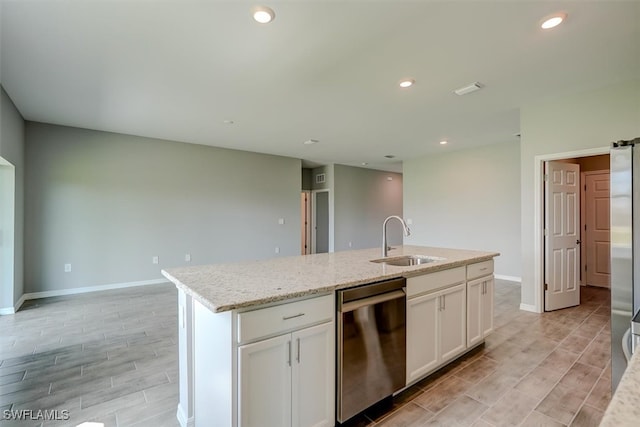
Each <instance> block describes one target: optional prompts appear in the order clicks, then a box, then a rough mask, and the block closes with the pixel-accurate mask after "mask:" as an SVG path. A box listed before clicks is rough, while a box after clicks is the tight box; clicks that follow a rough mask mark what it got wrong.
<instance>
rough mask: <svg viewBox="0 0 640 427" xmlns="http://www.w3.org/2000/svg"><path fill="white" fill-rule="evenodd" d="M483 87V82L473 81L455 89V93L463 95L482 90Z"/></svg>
mask: <svg viewBox="0 0 640 427" xmlns="http://www.w3.org/2000/svg"><path fill="white" fill-rule="evenodd" d="M482 87H483V85H482V83H480V82H473V83H471V84H470V85H467V86H463V87H460V88H458V89H456V90H454V91H453V93H455V94H456V95H460V96H462V95H466V94H468V93H471V92H475V91H477V90H480V89H482Z"/></svg>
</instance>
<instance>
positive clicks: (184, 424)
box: [177, 288, 194, 427]
mask: <svg viewBox="0 0 640 427" xmlns="http://www.w3.org/2000/svg"><path fill="white" fill-rule="evenodd" d="M178 377H179V378H178V384H179V390H180V400H179V402H178V413H177V417H178V421H179V422H180V426H181V427H193V426H194V420H193V393H194V390H193V385H194V384H193V298H191V295H188V294H187V293H185V292H184V291H183V290H182V289H180V288H178Z"/></svg>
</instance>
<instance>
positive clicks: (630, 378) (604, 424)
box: [600, 351, 640, 427]
mask: <svg viewBox="0 0 640 427" xmlns="http://www.w3.org/2000/svg"><path fill="white" fill-rule="evenodd" d="M639 390H640V351H636V352H635V353H634V354H633V356H632V357H631V360H630V361H629V365H627V369H626V370H625V371H624V374H623V375H622V379H621V380H620V383H619V384H618V388H617V389H616V392H615V393H614V394H613V397H612V398H611V403H609V406H608V407H607V411H606V412H605V413H604V416H603V417H602V421H601V422H600V427H621V426H637V425H638V423H639V421H638V420H640V392H639Z"/></svg>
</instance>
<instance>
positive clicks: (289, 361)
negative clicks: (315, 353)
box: [287, 341, 291, 366]
mask: <svg viewBox="0 0 640 427" xmlns="http://www.w3.org/2000/svg"><path fill="white" fill-rule="evenodd" d="M287 346H288V347H289V351H288V353H289V358H288V360H287V363H288V364H289V366H291V341H287Z"/></svg>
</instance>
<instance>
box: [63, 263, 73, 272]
mask: <svg viewBox="0 0 640 427" xmlns="http://www.w3.org/2000/svg"><path fill="white" fill-rule="evenodd" d="M64 272H65V273H71V264H65V265H64Z"/></svg>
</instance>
